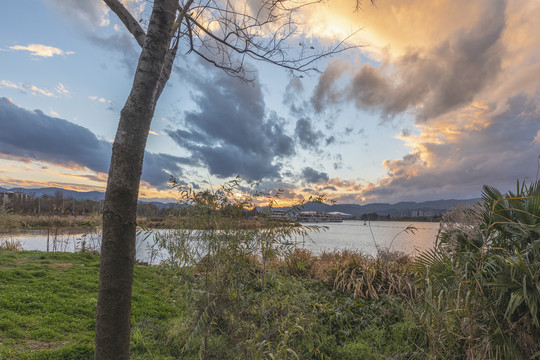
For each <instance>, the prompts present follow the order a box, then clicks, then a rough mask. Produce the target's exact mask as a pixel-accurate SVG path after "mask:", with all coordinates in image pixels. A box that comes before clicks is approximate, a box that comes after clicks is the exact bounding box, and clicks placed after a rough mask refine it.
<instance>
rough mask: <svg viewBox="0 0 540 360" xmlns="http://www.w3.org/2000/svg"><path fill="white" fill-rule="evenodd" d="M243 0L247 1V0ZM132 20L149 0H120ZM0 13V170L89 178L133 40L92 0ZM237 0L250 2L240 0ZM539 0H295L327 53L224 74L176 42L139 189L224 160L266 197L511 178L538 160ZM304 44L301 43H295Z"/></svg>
mask: <svg viewBox="0 0 540 360" xmlns="http://www.w3.org/2000/svg"><path fill="white" fill-rule="evenodd" d="M256 1H257V0H250V1H249V2H248V3H250V2H251V3H253V2H256ZM123 3H124V4H125V5H126V7H127V8H128V10H129V11H130V12H131V13H132V14H133V15H134V16H135V18H136V19H139V18H140V19H143V21H142V22H141V23H142V24H143V26H144V24H145V19H146V17H147V15H148V13H149V11H150V10H151V6H152V2H151V1H145V0H123ZM2 5H3V10H2V12H1V13H0V186H2V187H7V188H12V187H28V188H37V187H47V186H57V187H62V188H66V189H72V190H78V191H91V190H101V191H103V190H104V189H105V186H106V181H107V172H108V167H109V161H110V156H111V146H112V141H113V139H114V136H115V132H116V127H117V124H118V120H119V117H120V111H121V109H122V107H123V104H124V103H125V101H126V98H127V96H128V94H129V91H130V89H131V84H132V81H133V75H134V71H135V68H136V64H137V59H138V56H139V54H140V48H139V45H138V44H137V43H136V42H135V41H134V39H133V37H132V36H131V34H130V33H129V32H128V31H127V30H125V29H124V27H123V25H122V23H121V22H119V20H118V19H117V17H116V15H115V14H114V13H112V12H111V11H109V9H108V8H107V6H106V5H105V4H104V3H102V2H101V1H100V0H87V1H78V0H8V1H5V2H3V4H2ZM248 5H249V4H248ZM539 18H540V1H536V0H534V1H531V0H509V1H502V0H478V1H474V2H471V1H468V0H440V1H432V0H377V1H375V2H374V3H371V2H369V1H364V2H362V3H361V7H360V9H358V10H356V11H355V2H353V1H350V0H331V1H329V2H327V3H325V4H315V5H312V6H307V7H304V8H303V9H302V11H300V12H298V13H297V14H295V18H294V20H295V22H296V23H297V28H298V31H299V34H298V35H296V36H294V37H292V38H290V39H289V40H288V43H287V45H288V46H289V47H290V48H291V49H293V50H294V46H296V44H297V43H298V45H299V46H300V44H304V46H303V48H304V47H305V48H308V49H310V48H311V47H313V48H314V49H324V48H328V47H331V46H333V45H334V44H336V43H337V42H339V41H341V40H343V39H345V38H347V39H348V40H347V41H348V42H347V45H348V46H353V48H352V49H349V50H347V51H344V52H340V53H338V54H335V55H334V56H332V57H328V58H325V59H322V60H321V61H319V62H317V63H316V65H317V68H318V70H319V71H318V72H317V71H312V72H310V73H306V74H298V73H297V74H291V73H290V72H288V71H286V70H285V69H282V68H280V67H277V66H275V65H271V64H267V63H260V62H255V61H248V63H247V64H246V67H247V69H248V70H249V74H250V79H251V81H249V82H246V81H241V80H239V79H237V78H234V77H231V76H229V75H228V74H226V73H225V72H223V71H222V70H220V69H218V68H215V67H214V66H212V65H211V64H209V63H207V62H205V61H204V60H203V59H201V58H199V57H198V56H197V55H196V54H194V53H187V49H183V48H180V50H179V52H178V53H179V56H178V57H177V59H176V61H175V66H174V68H173V73H172V75H171V78H170V80H169V82H168V84H167V86H166V88H165V90H164V92H163V95H162V96H161V98H160V99H159V102H158V104H157V108H156V112H155V115H154V119H153V122H152V126H151V131H150V133H149V137H148V143H147V147H146V153H145V157H144V165H143V174H142V178H141V180H142V182H141V191H140V198H141V199H153V200H156V199H161V200H164V201H165V200H170V199H172V198H175V197H176V194H175V191H173V190H172V189H171V184H170V183H169V178H170V175H173V176H174V177H175V178H177V179H178V180H179V181H180V182H181V183H183V184H188V185H190V186H192V187H193V188H195V189H208V188H214V187H216V186H219V185H221V184H223V183H224V182H225V181H227V180H229V179H231V178H234V177H235V176H236V175H239V176H240V177H241V178H242V179H244V180H246V181H259V182H260V185H259V190H262V191H268V192H275V191H277V189H280V190H281V191H282V201H284V202H287V201H299V200H301V199H307V198H309V196H318V195H324V196H325V197H326V198H327V199H332V200H335V201H336V202H337V203H341V204H344V203H355V204H365V203H374V202H389V203H396V202H399V201H427V200H437V199H467V198H476V197H479V196H480V192H481V190H482V186H483V185H485V184H487V185H491V186H495V187H497V188H499V189H500V190H501V191H503V192H504V191H508V190H514V189H515V186H516V181H517V180H520V181H523V180H525V181H528V182H530V181H534V180H535V179H537V177H538V168H539V164H540V157H539V156H540V22H539V21H538V19H539ZM306 44H307V45H309V46H308V47H306V46H305V45H306Z"/></svg>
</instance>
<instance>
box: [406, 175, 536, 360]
mask: <svg viewBox="0 0 540 360" xmlns="http://www.w3.org/2000/svg"><path fill="white" fill-rule="evenodd" d="M463 214H464V216H465V218H467V217H468V218H469V220H471V219H472V221H471V222H470V223H469V224H468V225H465V226H464V223H466V221H462V222H459V223H457V222H456V223H447V224H445V225H444V226H443V227H442V228H443V231H442V234H441V243H440V244H439V246H437V247H436V248H435V249H433V250H430V251H428V252H425V253H424V254H422V255H421V256H419V257H418V259H417V261H416V264H415V266H414V268H415V270H416V271H417V272H418V274H419V275H420V279H421V281H422V283H423V285H424V288H425V289H426V292H425V298H424V299H425V311H424V317H423V319H424V320H425V321H426V322H427V324H428V329H432V330H433V331H432V333H431V337H433V339H437V341H438V342H439V344H440V347H444V346H445V345H446V346H455V345H459V344H461V346H462V349H463V351H462V353H463V354H464V355H465V356H464V357H465V358H478V357H480V358H483V357H489V358H505V359H506V358H523V357H524V356H525V357H531V356H538V355H540V352H539V351H538V350H540V345H539V343H540V321H539V312H538V309H539V307H540V182H538V181H536V182H534V183H532V184H529V185H526V184H525V183H522V184H520V183H519V181H518V183H517V191H516V192H515V193H513V192H509V193H507V194H502V193H501V192H500V191H499V190H497V189H495V188H493V187H489V186H484V189H483V192H482V203H481V206H480V207H478V208H476V209H467V210H464V211H463ZM475 222H476V224H477V225H471V224H475ZM475 226H476V227H475ZM450 239H452V241H450ZM449 245H451V246H449ZM441 314H444V316H441ZM435 321H437V322H441V321H442V322H443V324H440V323H439V324H437V323H436V322H435ZM441 339H444V341H442V340H441ZM434 342H436V341H434ZM438 350H440V348H439V349H435V352H436V353H437V352H438Z"/></svg>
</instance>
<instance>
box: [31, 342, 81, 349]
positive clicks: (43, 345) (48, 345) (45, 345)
mask: <svg viewBox="0 0 540 360" xmlns="http://www.w3.org/2000/svg"><path fill="white" fill-rule="evenodd" d="M69 344H70V342H69V341H37V340H27V341H25V342H24V347H26V348H28V349H32V350H44V349H57V348H59V347H62V346H66V345H69Z"/></svg>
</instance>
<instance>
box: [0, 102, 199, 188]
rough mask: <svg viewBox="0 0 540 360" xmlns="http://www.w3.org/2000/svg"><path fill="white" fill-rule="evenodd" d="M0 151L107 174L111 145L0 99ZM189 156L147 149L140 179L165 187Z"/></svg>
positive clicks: (66, 123) (176, 174) (180, 170)
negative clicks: (182, 156)
mask: <svg viewBox="0 0 540 360" xmlns="http://www.w3.org/2000/svg"><path fill="white" fill-rule="evenodd" d="M0 128H1V129H2V131H0V154H4V155H5V156H12V157H16V158H22V159H27V160H38V161H45V162H48V163H53V164H58V165H62V166H66V167H85V168H88V169H90V170H92V171H95V172H100V173H107V172H108V170H109V162H110V159H111V144H110V143H109V142H108V141H105V140H100V139H98V138H97V137H96V135H95V134H94V133H92V132H91V131H90V130H88V129H87V128H84V127H82V126H79V125H76V124H73V123H71V122H69V121H67V120H63V119H58V118H53V117H50V116H47V115H45V114H44V113H43V112H41V111H39V110H35V111H28V110H25V109H23V108H20V107H18V106H16V105H14V104H13V103H12V102H11V101H9V100H8V99H6V98H0ZM189 163H191V160H190V159H187V158H181V157H176V156H172V155H167V154H155V153H150V152H146V153H145V156H144V163H143V174H142V177H141V179H142V180H144V181H147V182H149V183H150V184H151V185H153V186H156V187H160V188H164V187H168V185H167V182H168V180H169V174H173V175H175V176H180V175H181V174H182V169H181V164H189Z"/></svg>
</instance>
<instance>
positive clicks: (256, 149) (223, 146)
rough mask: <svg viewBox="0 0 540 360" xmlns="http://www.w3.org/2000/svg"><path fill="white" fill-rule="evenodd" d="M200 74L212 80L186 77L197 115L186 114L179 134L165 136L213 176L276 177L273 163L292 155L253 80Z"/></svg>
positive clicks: (276, 166) (214, 72)
mask: <svg viewBox="0 0 540 360" xmlns="http://www.w3.org/2000/svg"><path fill="white" fill-rule="evenodd" d="M184 73H185V71H184V72H183V74H184ZM206 73H210V76H213V77H212V78H209V77H208V78H206V77H193V76H189V75H188V77H187V79H188V80H189V81H190V82H191V83H192V84H193V86H194V93H193V100H194V102H195V103H196V104H197V106H198V110H197V111H189V112H186V113H185V119H184V125H185V129H183V130H182V129H181V130H169V131H168V134H169V136H170V137H171V138H172V139H173V140H174V141H175V142H176V143H177V144H178V145H179V146H181V147H183V148H185V149H187V150H189V151H190V152H191V154H192V155H193V157H194V158H195V159H196V160H198V161H199V162H200V163H201V165H203V166H204V165H206V166H208V167H209V171H210V173H212V174H214V175H218V176H221V177H227V176H231V175H237V174H239V175H241V176H242V177H244V178H246V179H248V180H259V179H263V178H276V177H278V176H279V171H280V169H281V163H280V162H279V159H280V158H286V157H289V156H292V155H293V154H294V153H295V150H294V141H293V139H292V137H291V136H289V135H287V134H286V132H285V130H284V125H285V120H284V119H282V118H280V117H278V116H277V115H276V114H275V113H273V112H267V111H266V109H265V103H264V98H263V94H262V90H261V85H260V83H259V80H258V78H257V77H256V76H255V80H254V81H253V82H252V83H248V84H246V83H244V82H242V81H240V80H238V79H236V78H232V77H230V76H228V75H227V74H225V73H224V72H222V71H219V70H215V69H212V68H207V71H206ZM254 74H255V75H256V73H254Z"/></svg>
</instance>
